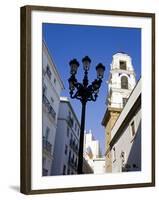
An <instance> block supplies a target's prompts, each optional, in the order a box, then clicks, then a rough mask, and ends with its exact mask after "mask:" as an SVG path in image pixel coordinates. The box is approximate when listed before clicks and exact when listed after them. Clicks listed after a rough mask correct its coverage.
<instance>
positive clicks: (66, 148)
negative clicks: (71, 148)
mask: <svg viewBox="0 0 159 200" xmlns="http://www.w3.org/2000/svg"><path fill="white" fill-rule="evenodd" d="M67 151H68V146H67V145H65V155H67Z"/></svg>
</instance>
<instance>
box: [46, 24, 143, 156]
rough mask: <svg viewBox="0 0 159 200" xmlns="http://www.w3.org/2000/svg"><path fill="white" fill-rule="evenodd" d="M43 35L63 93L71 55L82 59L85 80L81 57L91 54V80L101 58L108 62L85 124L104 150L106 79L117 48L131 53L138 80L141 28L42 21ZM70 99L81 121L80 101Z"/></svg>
mask: <svg viewBox="0 0 159 200" xmlns="http://www.w3.org/2000/svg"><path fill="white" fill-rule="evenodd" d="M43 39H44V40H45V42H46V44H47V46H48V49H49V52H50V54H51V56H52V58H53V60H54V62H55V64H56V67H57V69H58V71H59V73H60V75H61V78H62V80H63V82H64V85H65V90H64V91H63V92H62V94H61V96H69V90H68V81H67V80H68V78H69V76H70V74H69V73H70V67H69V61H70V60H71V59H73V58H76V59H77V60H78V61H79V63H80V67H79V68H78V73H77V78H78V80H79V81H82V79H83V67H82V63H81V60H82V58H83V57H84V56H86V55H88V56H89V57H90V58H91V61H92V62H91V67H90V70H89V80H90V83H91V82H92V81H93V80H94V79H95V78H96V70H95V67H96V65H97V64H98V63H99V62H102V63H103V64H104V65H105V67H106V70H105V74H104V78H103V83H102V86H101V88H100V91H99V96H98V99H97V101H96V102H88V103H87V107H86V124H85V128H86V129H87V130H89V129H91V130H92V132H93V135H94V137H95V139H98V140H99V141H100V146H101V150H102V153H104V152H105V149H104V144H105V136H104V127H102V125H101V121H102V118H103V116H104V113H105V110H106V104H105V100H106V96H107V83H106V81H107V80H108V76H109V71H110V63H111V61H112V56H113V54H115V53H117V52H125V53H127V54H128V55H130V56H131V57H132V62H133V66H134V69H135V72H136V78H137V80H138V79H139V77H140V75H141V30H140V29H139V28H121V27H106V26H105V27H104V26H83V25H64V24H43ZM70 102H71V104H72V106H73V108H74V110H75V112H76V114H77V117H78V119H79V121H80V116H81V103H80V101H79V100H76V99H70Z"/></svg>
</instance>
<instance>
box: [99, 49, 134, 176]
mask: <svg viewBox="0 0 159 200" xmlns="http://www.w3.org/2000/svg"><path fill="white" fill-rule="evenodd" d="M107 83H108V94H107V100H106V105H107V109H106V112H105V115H104V118H103V120H102V125H103V126H104V127H105V140H106V141H105V149H106V153H105V156H106V172H111V171H112V155H111V152H110V145H109V144H110V141H111V129H112V127H113V126H114V124H115V122H116V120H117V119H118V117H119V115H120V113H121V111H122V109H123V107H124V106H125V104H126V102H127V99H128V98H129V96H130V93H131V91H132V90H133V88H134V86H135V85H136V78H135V72H134V68H133V65H132V60H131V57H130V56H129V55H128V54H126V53H123V52H119V53H116V54H115V55H113V59H112V63H111V64H110V76H109V80H108V82H107Z"/></svg>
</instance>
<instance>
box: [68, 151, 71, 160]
mask: <svg viewBox="0 0 159 200" xmlns="http://www.w3.org/2000/svg"><path fill="white" fill-rule="evenodd" d="M70 159H71V150H70V151H69V156H68V160H70Z"/></svg>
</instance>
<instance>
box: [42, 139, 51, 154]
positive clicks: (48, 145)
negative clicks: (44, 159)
mask: <svg viewBox="0 0 159 200" xmlns="http://www.w3.org/2000/svg"><path fill="white" fill-rule="evenodd" d="M43 149H45V150H46V151H47V152H49V153H50V154H51V150H52V144H51V143H50V142H49V141H48V140H47V139H46V138H45V137H44V136H43Z"/></svg>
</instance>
